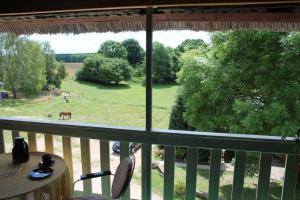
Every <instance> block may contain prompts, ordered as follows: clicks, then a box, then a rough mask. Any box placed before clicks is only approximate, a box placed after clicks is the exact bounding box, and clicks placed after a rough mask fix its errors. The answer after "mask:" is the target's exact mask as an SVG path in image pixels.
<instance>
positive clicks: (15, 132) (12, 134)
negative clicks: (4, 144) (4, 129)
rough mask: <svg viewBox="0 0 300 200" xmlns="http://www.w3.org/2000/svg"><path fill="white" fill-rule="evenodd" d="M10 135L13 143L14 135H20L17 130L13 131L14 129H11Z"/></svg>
mask: <svg viewBox="0 0 300 200" xmlns="http://www.w3.org/2000/svg"><path fill="white" fill-rule="evenodd" d="M11 136H12V141H13V143H14V141H15V138H16V137H19V136H20V133H19V131H14V130H12V131H11Z"/></svg>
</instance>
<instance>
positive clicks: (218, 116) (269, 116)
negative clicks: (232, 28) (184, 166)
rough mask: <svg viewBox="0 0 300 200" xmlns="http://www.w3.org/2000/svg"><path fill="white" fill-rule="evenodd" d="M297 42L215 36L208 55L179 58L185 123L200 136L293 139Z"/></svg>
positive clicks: (254, 35) (298, 102)
mask: <svg viewBox="0 0 300 200" xmlns="http://www.w3.org/2000/svg"><path fill="white" fill-rule="evenodd" d="M298 39H299V35H298V34H296V33H291V34H286V33H272V32H259V31H236V32H226V33H215V34H214V35H213V37H212V49H211V51H210V52H209V53H208V54H203V52H202V53H201V52H200V51H199V52H198V53H197V55H192V54H190V53H189V55H185V56H186V57H185V58H184V56H183V59H184V62H181V63H182V64H183V70H182V73H181V78H180V81H181V83H182V85H183V90H182V91H183V96H184V99H185V102H186V115H185V116H186V119H187V121H188V123H189V124H191V125H192V126H194V127H196V128H197V129H198V130H203V131H221V132H238V133H246V134H247V133H248V134H272V135H294V134H295V132H296V129H297V127H298V126H299V122H300V115H299V111H300V97H299V92H297V91H300V79H299V76H297V75H298V74H299V72H300V71H299V69H300V63H299V62H298V61H297V59H298V56H299V52H298V51H299V50H298V49H299V47H300V45H299V42H298ZM196 51H197V50H196Z"/></svg>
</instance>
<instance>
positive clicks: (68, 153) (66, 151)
mask: <svg viewBox="0 0 300 200" xmlns="http://www.w3.org/2000/svg"><path fill="white" fill-rule="evenodd" d="M62 143H63V144H62V145H63V155H64V159H65V161H66V163H67V166H68V169H69V172H70V176H71V180H72V182H73V159H72V144H71V138H70V137H65V136H63V137H62Z"/></svg>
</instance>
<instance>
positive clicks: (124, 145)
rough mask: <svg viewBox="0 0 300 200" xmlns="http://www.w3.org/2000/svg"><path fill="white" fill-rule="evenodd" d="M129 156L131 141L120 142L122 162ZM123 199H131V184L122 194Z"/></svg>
mask: <svg viewBox="0 0 300 200" xmlns="http://www.w3.org/2000/svg"><path fill="white" fill-rule="evenodd" d="M128 156H129V143H128V142H120V162H121V161H122V160H123V159H124V158H126V157H128ZM122 200H130V186H128V188H127V190H126V192H125V194H124V195H123V196H122Z"/></svg>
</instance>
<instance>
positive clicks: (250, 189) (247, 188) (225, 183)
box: [134, 167, 300, 200]
mask: <svg viewBox="0 0 300 200" xmlns="http://www.w3.org/2000/svg"><path fill="white" fill-rule="evenodd" d="M185 175H186V169H185V168H181V167H175V183H176V182H177V181H179V180H180V181H183V182H185ZM134 178H137V177H134ZM232 180H233V173H232V172H223V173H222V174H221V178H220V193H219V195H220V197H223V198H224V199H231V190H232ZM257 181H258V178H257V176H254V177H249V176H247V177H245V183H244V192H243V200H253V199H255V195H256V187H257ZM208 184H209V170H204V169H201V170H198V174H197V186H196V190H197V191H201V192H206V193H207V192H208ZM282 184H283V182H282V181H274V180H271V182H270V189H269V198H268V199H269V200H279V199H280V197H281V190H282ZM163 185H164V184H163V177H161V176H160V175H159V172H158V171H157V170H152V188H153V191H154V192H155V193H157V194H160V195H163ZM199 199H201V200H206V198H199ZM296 199H297V200H298V199H300V187H297V190H296ZM174 200H184V196H176V195H175V197H174Z"/></svg>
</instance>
